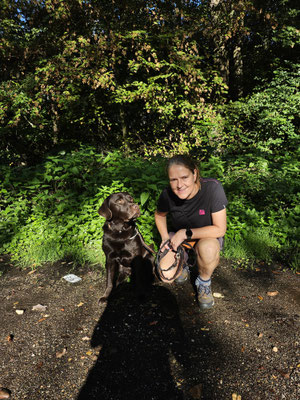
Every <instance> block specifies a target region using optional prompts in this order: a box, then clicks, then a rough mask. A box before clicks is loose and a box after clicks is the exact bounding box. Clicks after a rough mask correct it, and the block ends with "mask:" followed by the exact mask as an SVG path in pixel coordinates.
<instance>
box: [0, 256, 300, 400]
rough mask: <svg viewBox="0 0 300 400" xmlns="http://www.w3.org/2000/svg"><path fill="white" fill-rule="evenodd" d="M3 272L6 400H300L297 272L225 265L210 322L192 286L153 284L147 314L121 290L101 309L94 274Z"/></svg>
mask: <svg viewBox="0 0 300 400" xmlns="http://www.w3.org/2000/svg"><path fill="white" fill-rule="evenodd" d="M0 271H1V272H2V275H1V277H0V296H1V302H0V316H1V324H0V361H1V376H0V387H2V388H6V389H8V390H9V391H10V393H11V396H10V398H11V399H15V400H25V399H28V400H56V399H58V400H73V399H74V400H85V399H91V400H93V399H101V400H126V399H139V400H160V399H161V400H162V399H164V400H177V399H181V400H191V399H204V400H214V399H215V400H222V399H228V400H240V399H241V400H272V399H273V400H281V399H287V400H296V399H299V398H300V385H299V374H300V357H299V341H300V339H299V321H300V291H299V275H297V274H293V273H291V272H290V271H286V272H283V271H281V270H280V269H278V268H277V269H276V268H275V267H273V268H271V269H270V268H266V267H264V266H260V267H259V268H256V269H254V270H245V269H233V268H232V266H231V265H230V263H228V262H227V261H225V260H222V261H221V264H220V266H219V267H218V269H217V270H216V272H215V274H214V279H213V292H214V293H215V296H216V298H215V303H216V305H215V307H214V309H212V310H210V311H207V312H205V313H200V312H199V310H198V307H197V303H196V301H195V293H194V289H193V286H192V284H191V283H190V282H186V283H185V284H183V285H181V286H178V285H175V284H172V285H165V284H161V283H157V284H155V285H154V286H153V288H152V290H151V292H150V293H149V294H148V296H147V300H146V301H145V302H144V303H139V302H138V301H137V300H136V299H135V296H134V293H133V290H132V287H131V285H130V284H129V283H126V284H124V285H123V286H121V287H119V288H118V290H116V291H115V292H114V295H113V296H112V297H111V298H110V300H109V302H108V303H107V305H105V306H104V305H101V306H99V305H98V299H99V297H100V295H101V293H103V291H104V285H105V280H104V278H103V276H101V274H100V272H99V271H97V270H95V269H90V268H88V267H86V268H79V269H74V268H73V264H72V263H67V262H65V263H63V262H62V263H58V264H55V265H52V266H49V265H48V266H47V265H46V266H44V267H42V268H39V269H38V270H36V271H34V272H32V271H30V270H19V269H18V268H16V267H14V266H12V265H10V264H9V261H8V259H7V258H5V257H2V258H1V260H0ZM68 273H74V274H76V275H77V276H79V277H81V278H82V279H81V281H79V282H77V283H69V282H67V281H66V280H65V279H64V278H63V277H64V276H65V275H66V274H68ZM193 275H194V274H193V272H192V274H191V281H193V279H194V276H193ZM36 305H42V306H45V307H46V308H41V309H40V310H39V309H38V310H34V309H33V307H34V306H36ZM3 394H4V392H2V395H3ZM1 398H5V397H1V391H0V399H1Z"/></svg>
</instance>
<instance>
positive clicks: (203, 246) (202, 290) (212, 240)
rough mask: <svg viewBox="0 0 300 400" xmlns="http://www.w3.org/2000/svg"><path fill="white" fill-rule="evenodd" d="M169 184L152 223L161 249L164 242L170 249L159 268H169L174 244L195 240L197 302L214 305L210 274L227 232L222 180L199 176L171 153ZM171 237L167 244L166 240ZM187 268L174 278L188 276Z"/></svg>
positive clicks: (187, 162) (170, 273) (169, 273)
mask: <svg viewBox="0 0 300 400" xmlns="http://www.w3.org/2000/svg"><path fill="white" fill-rule="evenodd" d="M167 173H168V177H169V183H170V185H169V187H167V188H165V189H164V190H163V192H162V193H161V195H160V197H159V200H158V204H157V210H156V212H155V223H156V226H157V229H158V231H159V233H160V236H161V240H162V244H161V248H160V251H162V250H164V249H165V248H166V247H167V246H168V248H169V251H168V252H167V254H166V255H165V256H164V257H163V258H162V259H161V263H160V266H161V268H162V269H164V270H165V269H168V267H169V266H170V265H172V264H173V263H174V262H175V252H176V250H177V247H178V246H179V245H180V244H181V243H182V242H183V241H185V240H191V239H192V240H196V243H195V246H194V248H195V252H196V256H197V266H198V273H199V275H198V277H197V279H196V282H195V284H196V287H197V292H198V296H197V297H198V304H199V307H200V309H201V310H206V309H209V308H211V307H213V305H214V299H213V296H212V293H211V276H212V274H213V272H214V270H215V268H216V267H217V265H218V263H219V258H220V250H222V248H223V242H224V235H225V232H226V205H227V203H228V202H227V199H226V195H225V193H224V190H223V187H222V185H221V183H220V182H219V181H218V180H216V179H205V178H200V175H199V170H198V168H197V166H196V164H195V163H194V162H193V161H192V160H191V159H190V158H189V157H188V156H185V155H177V156H174V157H172V158H171V159H170V160H169V161H168V163H167ZM167 214H170V216H171V222H172V231H173V232H174V233H173V232H171V233H169V231H168V227H167ZM169 239H170V244H169V245H166V244H165V243H166V241H168V240H169ZM175 272H176V271H174V269H171V270H169V271H166V272H164V276H165V277H166V278H167V279H168V281H169V282H170V281H172V277H174V275H175ZM188 276H189V270H188V268H187V267H185V268H184V269H183V271H182V273H181V275H180V276H179V278H177V279H176V280H175V282H178V283H180V282H184V281H186V280H187V279H188Z"/></svg>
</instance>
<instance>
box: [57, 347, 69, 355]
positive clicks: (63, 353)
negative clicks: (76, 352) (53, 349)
mask: <svg viewBox="0 0 300 400" xmlns="http://www.w3.org/2000/svg"><path fill="white" fill-rule="evenodd" d="M66 352H67V348H66V347H64V348H63V349H62V351H58V352H57V353H56V358H62V357H63V356H64V355H65V354H66Z"/></svg>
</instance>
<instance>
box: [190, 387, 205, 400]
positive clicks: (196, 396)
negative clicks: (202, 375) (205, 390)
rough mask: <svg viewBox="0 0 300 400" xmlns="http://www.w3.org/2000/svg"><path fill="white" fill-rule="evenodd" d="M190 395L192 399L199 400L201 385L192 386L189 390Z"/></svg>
mask: <svg viewBox="0 0 300 400" xmlns="http://www.w3.org/2000/svg"><path fill="white" fill-rule="evenodd" d="M190 394H191V396H192V398H193V399H201V396H202V384H201V383H200V384H199V385H196V386H193V387H192V388H191V389H190Z"/></svg>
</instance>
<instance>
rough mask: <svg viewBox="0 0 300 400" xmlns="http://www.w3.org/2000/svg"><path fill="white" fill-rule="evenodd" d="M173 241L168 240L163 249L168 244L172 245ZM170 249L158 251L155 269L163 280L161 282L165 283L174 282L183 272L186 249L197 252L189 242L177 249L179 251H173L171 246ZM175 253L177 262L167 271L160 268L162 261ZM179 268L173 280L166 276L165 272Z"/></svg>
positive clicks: (183, 243)
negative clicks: (171, 253) (171, 252)
mask: <svg viewBox="0 0 300 400" xmlns="http://www.w3.org/2000/svg"><path fill="white" fill-rule="evenodd" d="M170 243H171V241H170V239H169V240H167V241H166V242H165V243H163V245H162V246H161V247H164V246H165V245H167V244H170ZM169 247H170V248H169V249H168V248H167V249H165V250H164V251H160V250H159V251H158V252H157V254H156V258H155V267H156V271H157V274H158V276H159V277H160V278H161V280H165V281H173V280H175V279H176V278H177V277H178V276H179V275H180V274H181V271H182V269H183V264H184V247H188V248H189V249H190V250H193V251H194V252H195V249H194V248H193V246H192V245H191V244H190V243H189V242H186V241H184V242H182V243H181V245H180V246H178V247H177V250H176V251H175V250H172V248H171V246H169ZM170 250H171V251H173V252H174V253H175V261H174V263H173V264H172V265H171V266H170V267H168V268H166V269H162V268H161V266H160V261H161V259H162V258H163V257H164V256H165V255H166V254H167V253H168V252H169V251H170ZM174 268H177V269H176V272H175V275H174V276H173V278H166V277H165V275H164V272H167V271H171V270H172V269H174Z"/></svg>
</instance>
